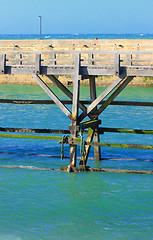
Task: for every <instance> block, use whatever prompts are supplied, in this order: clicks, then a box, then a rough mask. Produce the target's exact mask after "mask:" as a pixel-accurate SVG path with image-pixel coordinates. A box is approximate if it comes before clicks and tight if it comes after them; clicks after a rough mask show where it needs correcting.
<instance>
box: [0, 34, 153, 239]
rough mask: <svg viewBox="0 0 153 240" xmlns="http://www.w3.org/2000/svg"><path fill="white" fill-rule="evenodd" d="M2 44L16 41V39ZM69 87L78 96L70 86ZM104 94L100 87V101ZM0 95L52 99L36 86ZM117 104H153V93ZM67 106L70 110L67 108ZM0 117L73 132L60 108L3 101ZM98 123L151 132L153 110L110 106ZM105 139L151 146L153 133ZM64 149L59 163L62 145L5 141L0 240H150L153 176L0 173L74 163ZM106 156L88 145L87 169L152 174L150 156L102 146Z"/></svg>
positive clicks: (0, 144) (133, 94) (130, 90)
mask: <svg viewBox="0 0 153 240" xmlns="http://www.w3.org/2000/svg"><path fill="white" fill-rule="evenodd" d="M28 36H29V35H24V36H22V37H21V36H20V39H24V38H25V39H27V38H28ZM45 36H49V35H44V37H45ZM59 36H62V35H59ZM93 36H94V35H93ZM101 36H103V38H104V35H101ZM115 36H116V35H115ZM135 36H136V35H135ZM149 36H150V35H149ZM52 37H53V38H54V37H55V36H52ZM52 37H51V38H52ZM71 37H72V36H71ZM76 37H78V35H76ZM94 37H95V36H94ZM120 37H121V36H120ZM141 37H143V36H141ZM0 38H1V39H18V38H19V35H13V36H11V37H10V36H6V35H5V36H4V35H3V37H2V35H1V36H0ZM29 38H30V37H29ZM31 38H34V37H32V36H31ZM37 38H38V36H37ZM56 38H57V35H56ZM65 38H67V36H66V35H65ZM80 38H82V37H81V36H80ZM114 38H115V37H114ZM144 38H145V36H144ZM68 88H69V90H70V91H72V90H73V88H72V87H71V86H70V87H68ZM51 89H52V91H53V92H54V93H55V94H57V95H58V97H59V98H60V99H63V100H67V97H66V96H65V95H64V94H63V93H62V92H61V91H60V90H58V89H57V88H56V87H55V86H52V87H51ZM104 89H105V88H104V87H97V96H98V95H99V94H101V92H102V91H104ZM0 90H1V91H0V92H1V97H0V98H1V99H24V100H26V99H38V100H40V99H41V100H48V99H49V97H48V96H47V95H46V94H45V93H44V92H43V90H42V89H41V88H40V87H39V86H28V85H5V84H3V85H0ZM80 99H81V100H89V99H90V90H89V87H87V86H86V87H85V86H82V87H81V91H80ZM116 100H118V101H120V100H121V101H143V102H153V88H151V87H150V88H143V87H127V88H125V89H124V90H123V92H122V93H121V94H120V95H119V96H118V97H117V98H116ZM67 107H68V108H69V109H70V110H71V106H70V105H67ZM0 112H1V114H0V127H20V128H41V129H42V128H45V129H68V126H69V125H70V121H69V119H68V118H67V117H66V116H65V115H64V113H62V112H61V110H60V109H58V107H57V106H55V105H45V104H43V105H40V104H36V105H33V104H30V105H20V104H11V103H9V104H8V103H0ZM80 113H81V112H80ZM100 119H101V122H102V124H101V126H103V127H117V128H130V129H145V130H152V129H153V108H152V107H146V106H144V107H139V106H137V107H134V106H114V105H110V106H109V107H108V108H106V109H105V111H104V112H103V113H102V114H101V115H100ZM40 135H42V134H40ZM61 136H62V135H61ZM84 138H86V135H84ZM100 141H101V142H111V143H129V144H145V145H153V135H145V134H141V135H140V134H122V133H120V134H119V133H104V134H103V135H101V136H100ZM63 151H64V159H63V160H61V144H60V143H58V141H55V140H40V139H35V140H34V139H13V138H0V240H50V239H55V240H56V239H57V240H82V239H89V240H95V239H96V240H97V239H98V240H99V239H101V240H113V239H115V240H152V239H153V204H152V202H153V175H152V174H129V173H128V174H127V173H109V172H105V173H104V172H81V173H67V172H61V171H43V170H32V169H17V168H3V167H2V166H29V167H38V168H54V169H60V167H61V166H68V165H69V146H68V145H64V149H63ZM101 156H102V160H101V161H95V160H94V149H93V147H91V152H90V156H89V160H88V163H87V165H88V166H90V167H101V168H111V169H132V170H146V171H150V170H151V171H152V170H153V151H152V150H147V149H146V150H145V149H132V148H111V147H101ZM78 157H80V146H78ZM78 163H79V159H78V160H77V164H78Z"/></svg>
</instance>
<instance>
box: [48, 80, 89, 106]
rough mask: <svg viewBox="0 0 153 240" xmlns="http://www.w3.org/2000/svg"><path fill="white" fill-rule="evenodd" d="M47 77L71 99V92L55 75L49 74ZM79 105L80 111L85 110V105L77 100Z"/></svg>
mask: <svg viewBox="0 0 153 240" xmlns="http://www.w3.org/2000/svg"><path fill="white" fill-rule="evenodd" d="M49 79H51V81H52V82H53V83H54V84H55V85H56V86H57V87H58V88H59V89H60V90H61V91H62V92H64V93H65V95H66V96H67V97H69V98H70V99H71V100H73V94H72V93H71V92H70V91H69V90H68V89H67V87H65V86H64V85H63V84H62V83H61V82H60V81H59V80H58V79H57V78H56V77H55V76H49ZM79 107H80V109H81V110H82V111H84V110H86V107H85V106H84V105H83V104H82V103H81V102H80V101H79Z"/></svg>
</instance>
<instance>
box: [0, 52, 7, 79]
mask: <svg viewBox="0 0 153 240" xmlns="http://www.w3.org/2000/svg"><path fill="white" fill-rule="evenodd" d="M5 68H6V54H1V55H0V74H5Z"/></svg>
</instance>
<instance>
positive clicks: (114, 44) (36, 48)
mask: <svg viewBox="0 0 153 240" xmlns="http://www.w3.org/2000/svg"><path fill="white" fill-rule="evenodd" d="M13 51H14V52H15V53H18V52H19V53H20V52H43V51H45V52H52V51H114V52H115V51H120V52H122V51H123V52H129V53H130V52H153V40H142V39H135V40H130V39H111V40H107V39H93V40H88V39H87V40H84V39H67V40H59V39H53V40H0V53H6V52H13ZM42 78H43V80H44V81H46V82H47V83H48V84H51V82H50V81H49V80H48V78H47V77H46V76H42ZM115 78H116V76H99V77H97V78H96V82H97V86H108V85H109V84H110V83H111V82H112V81H113V80H114V79H115ZM59 80H60V81H61V82H62V83H64V84H65V85H72V84H73V82H72V79H71V78H70V76H60V77H59ZM0 84H30V85H31V84H32V85H35V84H37V83H36V82H35V80H34V79H33V78H32V77H31V76H30V75H8V74H6V75H0ZM81 84H82V85H88V80H84V81H81ZM129 86H143V87H153V78H151V77H135V78H134V80H133V81H132V82H131V83H130V84H129Z"/></svg>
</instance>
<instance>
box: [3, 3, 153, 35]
mask: <svg viewBox="0 0 153 240" xmlns="http://www.w3.org/2000/svg"><path fill="white" fill-rule="evenodd" d="M0 6H1V7H0V23H1V24H0V34H39V21H40V19H39V17H38V16H42V33H44V34H76V33H78V34H79V33H80V34H81V33H85V34H96V33H97V34H108V33H112V34H113V33H117V34H126V33H153V0H128V1H127V0H126V1H125V0H55V1H53V0H0Z"/></svg>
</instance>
